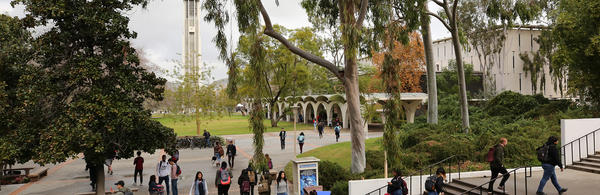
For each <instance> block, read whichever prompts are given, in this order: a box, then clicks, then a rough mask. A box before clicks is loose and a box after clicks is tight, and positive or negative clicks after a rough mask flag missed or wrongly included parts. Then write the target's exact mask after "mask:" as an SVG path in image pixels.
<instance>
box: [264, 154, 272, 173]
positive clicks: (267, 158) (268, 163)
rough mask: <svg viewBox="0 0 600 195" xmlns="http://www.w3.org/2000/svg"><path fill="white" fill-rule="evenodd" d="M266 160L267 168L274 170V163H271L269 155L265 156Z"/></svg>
mask: <svg viewBox="0 0 600 195" xmlns="http://www.w3.org/2000/svg"><path fill="white" fill-rule="evenodd" d="M265 160H266V161H267V167H268V168H269V169H273V161H271V157H269V154H265Z"/></svg>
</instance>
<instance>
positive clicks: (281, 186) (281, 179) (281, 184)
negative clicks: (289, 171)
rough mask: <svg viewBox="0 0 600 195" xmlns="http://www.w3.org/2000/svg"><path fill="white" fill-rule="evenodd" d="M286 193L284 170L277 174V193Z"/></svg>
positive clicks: (286, 185)
mask: <svg viewBox="0 0 600 195" xmlns="http://www.w3.org/2000/svg"><path fill="white" fill-rule="evenodd" d="M287 194H288V184H287V177H285V172H283V171H279V174H277V195H287Z"/></svg>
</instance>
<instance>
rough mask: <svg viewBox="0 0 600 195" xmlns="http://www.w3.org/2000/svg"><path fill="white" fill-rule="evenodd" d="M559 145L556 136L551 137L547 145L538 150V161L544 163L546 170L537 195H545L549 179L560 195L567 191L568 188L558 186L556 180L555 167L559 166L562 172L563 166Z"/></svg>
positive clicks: (543, 166)
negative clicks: (545, 187) (557, 146)
mask: <svg viewBox="0 0 600 195" xmlns="http://www.w3.org/2000/svg"><path fill="white" fill-rule="evenodd" d="M557 144H558V138H556V137H554V136H550V137H549V138H548V141H547V142H546V144H544V145H543V146H542V147H540V148H538V149H537V151H538V160H540V161H541V162H542V169H544V175H543V176H542V179H541V180H540V185H539V186H538V189H537V192H536V193H535V194H536V195H544V194H546V193H544V186H545V185H546V182H548V179H550V180H551V181H552V185H554V188H556V191H558V194H563V193H565V192H566V191H567V188H563V187H561V186H560V185H559V184H558V179H556V172H555V171H554V167H555V166H557V165H558V167H560V171H561V172H562V171H563V170H564V169H563V165H562V162H561V160H560V156H559V155H558V149H557V148H556V145H557Z"/></svg>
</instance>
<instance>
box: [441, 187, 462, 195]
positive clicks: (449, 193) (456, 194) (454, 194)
mask: <svg viewBox="0 0 600 195" xmlns="http://www.w3.org/2000/svg"><path fill="white" fill-rule="evenodd" d="M461 193H462V192H461V191H457V190H455V189H450V188H445V189H444V194H446V195H460V194H461Z"/></svg>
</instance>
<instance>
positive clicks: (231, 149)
mask: <svg viewBox="0 0 600 195" xmlns="http://www.w3.org/2000/svg"><path fill="white" fill-rule="evenodd" d="M236 153H237V151H236V148H235V145H233V144H229V145H227V155H229V156H235V154H236Z"/></svg>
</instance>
